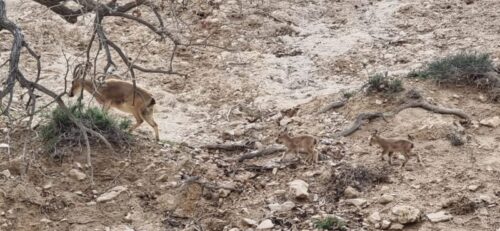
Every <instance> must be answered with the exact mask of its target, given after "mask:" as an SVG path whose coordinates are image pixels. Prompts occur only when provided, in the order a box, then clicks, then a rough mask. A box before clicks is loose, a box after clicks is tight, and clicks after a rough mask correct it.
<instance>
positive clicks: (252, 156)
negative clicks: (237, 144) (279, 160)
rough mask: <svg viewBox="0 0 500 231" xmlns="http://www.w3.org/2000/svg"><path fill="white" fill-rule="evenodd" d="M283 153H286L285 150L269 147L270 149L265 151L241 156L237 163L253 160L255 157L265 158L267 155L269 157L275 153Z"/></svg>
mask: <svg viewBox="0 0 500 231" xmlns="http://www.w3.org/2000/svg"><path fill="white" fill-rule="evenodd" d="M283 151H286V149H285V148H279V147H270V148H266V149H262V150H257V151H254V152H250V153H247V154H245V155H243V156H241V157H240V158H238V162H242V161H244V160H248V159H253V158H256V157H261V156H267V155H271V154H274V153H277V152H283Z"/></svg>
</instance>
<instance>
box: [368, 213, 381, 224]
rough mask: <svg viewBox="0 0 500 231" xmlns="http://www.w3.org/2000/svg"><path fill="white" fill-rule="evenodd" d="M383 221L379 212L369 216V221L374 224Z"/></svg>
mask: <svg viewBox="0 0 500 231" xmlns="http://www.w3.org/2000/svg"><path fill="white" fill-rule="evenodd" d="M381 220H382V217H380V213H379V212H374V213H372V214H370V216H368V221H369V222H370V223H372V224H378V223H379V222H380V221H381Z"/></svg>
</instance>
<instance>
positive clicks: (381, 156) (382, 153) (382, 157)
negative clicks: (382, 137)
mask: <svg viewBox="0 0 500 231" xmlns="http://www.w3.org/2000/svg"><path fill="white" fill-rule="evenodd" d="M379 155H380V159H381V160H382V161H384V160H385V159H384V152H383V151H382V152H380V153H379Z"/></svg>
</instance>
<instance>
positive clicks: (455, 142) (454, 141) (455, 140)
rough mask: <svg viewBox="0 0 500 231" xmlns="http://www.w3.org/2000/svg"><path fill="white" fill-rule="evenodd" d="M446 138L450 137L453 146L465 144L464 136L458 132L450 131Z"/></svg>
mask: <svg viewBox="0 0 500 231" xmlns="http://www.w3.org/2000/svg"><path fill="white" fill-rule="evenodd" d="M446 138H448V140H449V141H450V143H451V145H453V146H461V145H463V144H464V141H463V140H462V138H461V137H460V136H459V135H458V134H456V133H449V134H448V135H446Z"/></svg>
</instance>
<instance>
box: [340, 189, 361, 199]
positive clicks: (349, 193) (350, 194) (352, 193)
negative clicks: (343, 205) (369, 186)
mask: <svg viewBox="0 0 500 231" xmlns="http://www.w3.org/2000/svg"><path fill="white" fill-rule="evenodd" d="M359 194H360V193H359V192H358V190H356V189H355V188H353V187H351V186H348V187H347V188H346V189H345V190H344V195H345V197H346V198H356V197H358V196H359Z"/></svg>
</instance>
